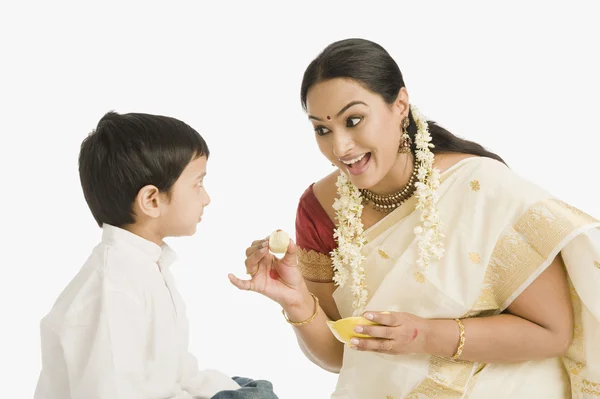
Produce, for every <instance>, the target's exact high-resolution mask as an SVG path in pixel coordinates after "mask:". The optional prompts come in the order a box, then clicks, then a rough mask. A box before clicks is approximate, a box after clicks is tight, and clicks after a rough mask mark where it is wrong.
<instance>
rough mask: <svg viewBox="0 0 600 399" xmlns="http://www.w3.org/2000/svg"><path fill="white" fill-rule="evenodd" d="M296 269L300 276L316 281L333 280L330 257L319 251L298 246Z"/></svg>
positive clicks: (326, 281)
mask: <svg viewBox="0 0 600 399" xmlns="http://www.w3.org/2000/svg"><path fill="white" fill-rule="evenodd" d="M298 269H300V273H302V276H303V277H304V278H305V279H307V280H309V281H313V282H316V283H331V282H333V268H332V262H331V258H330V257H329V256H328V255H325V254H323V253H321V252H316V251H313V250H312V249H311V250H310V251H306V250H304V249H302V248H298Z"/></svg>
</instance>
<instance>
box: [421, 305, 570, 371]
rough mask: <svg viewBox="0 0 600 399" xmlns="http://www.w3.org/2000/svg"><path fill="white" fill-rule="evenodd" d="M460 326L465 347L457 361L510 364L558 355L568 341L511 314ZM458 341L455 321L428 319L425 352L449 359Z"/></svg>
mask: <svg viewBox="0 0 600 399" xmlns="http://www.w3.org/2000/svg"><path fill="white" fill-rule="evenodd" d="M462 323H463V325H464V328H465V344H464V348H463V351H462V355H461V356H460V359H462V360H471V361H475V362H481V363H513V362H520V361H527V360H536V359H544V358H550V357H555V356H559V355H561V354H563V353H564V352H565V351H566V350H567V349H568V348H569V346H570V343H571V339H572V336H566V335H565V334H564V333H563V334H561V333H558V332H554V331H551V330H549V329H546V328H544V327H542V326H540V325H538V324H535V323H532V322H530V321H528V320H525V319H523V318H521V317H518V316H514V315H511V314H500V315H496V316H489V317H474V318H469V319H463V320H462ZM459 338H460V335H459V327H458V323H457V322H456V321H455V320H429V327H428V332H427V336H426V344H425V352H426V353H428V354H432V355H436V356H442V357H451V356H453V355H454V354H455V353H456V350H457V348H458V344H459Z"/></svg>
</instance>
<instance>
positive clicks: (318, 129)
mask: <svg viewBox="0 0 600 399" xmlns="http://www.w3.org/2000/svg"><path fill="white" fill-rule="evenodd" d="M330 131H331V130H329V129H327V128H326V127H325V126H317V127H316V128H315V132H316V133H317V134H318V135H319V136H325V135H326V134H327V133H329V132H330Z"/></svg>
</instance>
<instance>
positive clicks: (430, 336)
mask: <svg viewBox="0 0 600 399" xmlns="http://www.w3.org/2000/svg"><path fill="white" fill-rule="evenodd" d="M426 323H427V327H426V329H425V345H424V351H425V353H427V354H429V355H433V356H440V357H447V358H451V357H452V356H454V355H455V354H456V350H457V348H458V345H459V342H460V329H459V327H458V323H457V322H456V321H455V320H454V319H431V320H427V321H426Z"/></svg>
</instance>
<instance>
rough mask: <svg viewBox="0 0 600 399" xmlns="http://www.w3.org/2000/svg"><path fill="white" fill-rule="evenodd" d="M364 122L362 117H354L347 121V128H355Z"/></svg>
mask: <svg viewBox="0 0 600 399" xmlns="http://www.w3.org/2000/svg"><path fill="white" fill-rule="evenodd" d="M360 121H362V118H361V117H360V116H352V117H350V118H348V119H347V120H346V127H354V126H356V125H358V124H359V123H360Z"/></svg>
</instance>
